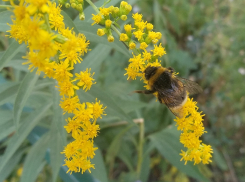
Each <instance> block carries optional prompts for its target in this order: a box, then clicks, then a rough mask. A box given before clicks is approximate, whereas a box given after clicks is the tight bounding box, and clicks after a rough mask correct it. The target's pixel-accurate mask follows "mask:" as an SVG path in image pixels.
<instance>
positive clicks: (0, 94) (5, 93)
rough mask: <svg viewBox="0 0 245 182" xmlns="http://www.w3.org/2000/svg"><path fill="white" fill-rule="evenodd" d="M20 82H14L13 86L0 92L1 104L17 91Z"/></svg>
mask: <svg viewBox="0 0 245 182" xmlns="http://www.w3.org/2000/svg"><path fill="white" fill-rule="evenodd" d="M19 87H20V83H14V84H13V85H12V86H10V87H8V88H7V89H5V90H3V91H2V92H0V105H3V104H5V103H7V102H9V101H10V100H11V99H12V98H13V97H14V96H15V95H16V93H17V91H18V89H19Z"/></svg>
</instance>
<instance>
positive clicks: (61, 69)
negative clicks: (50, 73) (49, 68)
mask: <svg viewBox="0 0 245 182" xmlns="http://www.w3.org/2000/svg"><path fill="white" fill-rule="evenodd" d="M54 69H55V76H54V78H55V79H56V80H58V81H61V82H62V81H63V80H68V79H70V77H73V75H72V74H71V73H70V71H71V70H73V67H71V66H70V64H69V62H68V61H61V62H60V63H58V64H55V65H54Z"/></svg>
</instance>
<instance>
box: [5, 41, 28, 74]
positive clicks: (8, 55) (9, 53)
mask: <svg viewBox="0 0 245 182" xmlns="http://www.w3.org/2000/svg"><path fill="white" fill-rule="evenodd" d="M24 47H25V44H19V43H18V42H16V41H13V42H12V43H11V44H10V46H9V47H8V49H7V50H6V51H5V52H4V54H3V55H2V57H1V59H0V71H1V70H2V69H3V68H4V67H5V65H6V63H7V62H9V61H10V60H11V59H12V58H13V57H14V56H15V55H16V54H17V53H18V52H20V50H21V49H23V48H24Z"/></svg>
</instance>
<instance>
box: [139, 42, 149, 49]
mask: <svg viewBox="0 0 245 182" xmlns="http://www.w3.org/2000/svg"><path fill="white" fill-rule="evenodd" d="M147 47H148V45H147V44H146V43H145V42H142V43H140V49H142V50H145V49H146V48H147Z"/></svg>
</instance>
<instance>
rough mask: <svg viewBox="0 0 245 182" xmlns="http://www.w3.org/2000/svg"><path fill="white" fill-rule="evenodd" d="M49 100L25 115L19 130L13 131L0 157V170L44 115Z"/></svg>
mask: <svg viewBox="0 0 245 182" xmlns="http://www.w3.org/2000/svg"><path fill="white" fill-rule="evenodd" d="M51 104H52V103H51V102H47V103H45V104H44V105H43V106H42V107H41V108H39V109H36V110H35V111H34V112H32V113H31V114H30V115H29V116H27V117H26V118H25V119H24V121H23V124H21V126H20V128H19V132H18V133H15V134H14V135H13V136H12V137H11V139H10V140H9V143H8V146H7V149H6V150H5V152H4V155H2V156H1V158H0V171H1V170H2V169H3V168H4V166H5V165H6V163H7V162H8V161H9V160H10V159H11V157H12V156H13V154H14V153H15V151H16V150H17V149H18V148H19V146H20V145H21V144H22V142H23V141H24V140H25V139H26V137H27V136H28V134H29V133H30V132H31V130H32V129H33V128H34V127H35V126H36V125H37V123H38V122H39V121H40V119H41V118H42V117H43V116H44V115H45V113H46V111H47V110H48V109H49V108H50V106H51Z"/></svg>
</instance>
